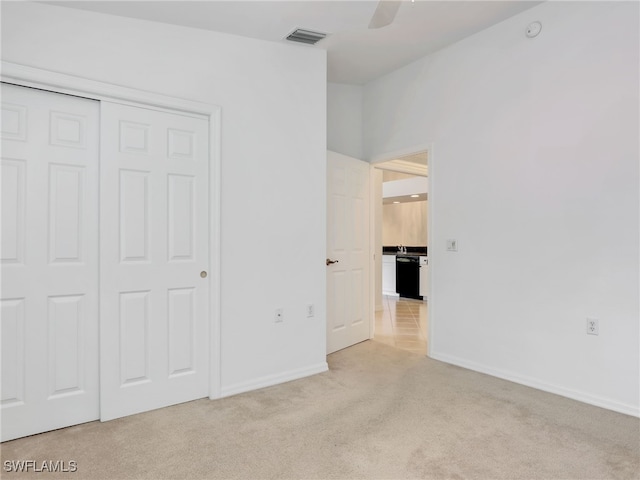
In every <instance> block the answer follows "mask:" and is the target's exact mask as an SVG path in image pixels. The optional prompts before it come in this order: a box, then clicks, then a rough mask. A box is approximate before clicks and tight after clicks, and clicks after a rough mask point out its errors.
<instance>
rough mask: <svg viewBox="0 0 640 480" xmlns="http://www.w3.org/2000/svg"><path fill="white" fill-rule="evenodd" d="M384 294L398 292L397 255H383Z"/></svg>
mask: <svg viewBox="0 0 640 480" xmlns="http://www.w3.org/2000/svg"><path fill="white" fill-rule="evenodd" d="M382 294H383V295H395V296H398V294H397V293H396V256H395V255H383V256H382Z"/></svg>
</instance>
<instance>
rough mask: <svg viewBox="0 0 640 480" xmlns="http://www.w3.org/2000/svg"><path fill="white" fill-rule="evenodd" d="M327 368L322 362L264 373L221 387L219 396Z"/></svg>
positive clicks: (284, 380)
mask: <svg viewBox="0 0 640 480" xmlns="http://www.w3.org/2000/svg"><path fill="white" fill-rule="evenodd" d="M327 370H329V365H327V362H322V363H319V364H316V365H311V366H310V367H304V368H298V369H296V370H289V371H287V372H283V373H278V374H275V375H266V376H264V377H260V378H256V379H255V380H249V381H248V382H240V383H236V384H234V385H229V386H226V387H222V389H221V397H230V396H231V395H237V394H239V393H244V392H250V391H252V390H258V389H259V388H265V387H271V386H273V385H278V384H280V383H285V382H290V381H291V380H298V379H299V378H304V377H309V376H311V375H315V374H317V373H322V372H326V371H327Z"/></svg>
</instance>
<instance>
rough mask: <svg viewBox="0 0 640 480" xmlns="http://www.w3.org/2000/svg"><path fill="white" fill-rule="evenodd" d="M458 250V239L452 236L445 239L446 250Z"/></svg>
mask: <svg viewBox="0 0 640 480" xmlns="http://www.w3.org/2000/svg"><path fill="white" fill-rule="evenodd" d="M457 251H458V241H457V240H456V239H455V238H453V239H449V240H447V252H457Z"/></svg>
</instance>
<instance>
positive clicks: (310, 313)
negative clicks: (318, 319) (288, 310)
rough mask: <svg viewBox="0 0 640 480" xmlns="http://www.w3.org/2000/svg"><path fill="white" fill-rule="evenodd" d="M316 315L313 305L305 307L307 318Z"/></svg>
mask: <svg viewBox="0 0 640 480" xmlns="http://www.w3.org/2000/svg"><path fill="white" fill-rule="evenodd" d="M315 314H316V309H315V307H314V306H313V303H310V304H309V305H307V318H311V317H313V316H314V315H315Z"/></svg>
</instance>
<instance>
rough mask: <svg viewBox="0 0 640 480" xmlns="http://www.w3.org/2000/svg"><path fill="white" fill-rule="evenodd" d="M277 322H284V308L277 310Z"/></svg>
mask: <svg viewBox="0 0 640 480" xmlns="http://www.w3.org/2000/svg"><path fill="white" fill-rule="evenodd" d="M274 319H275V322H276V323H282V322H283V321H284V310H283V309H282V308H276V315H275V318H274Z"/></svg>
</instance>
